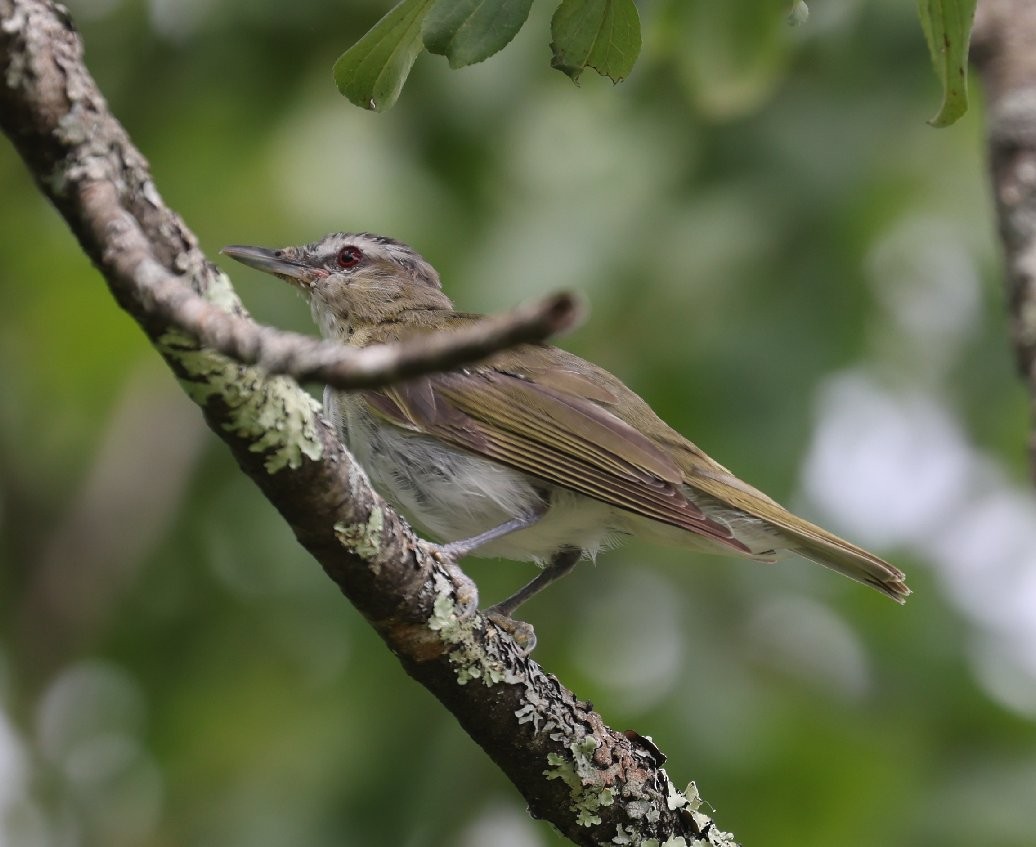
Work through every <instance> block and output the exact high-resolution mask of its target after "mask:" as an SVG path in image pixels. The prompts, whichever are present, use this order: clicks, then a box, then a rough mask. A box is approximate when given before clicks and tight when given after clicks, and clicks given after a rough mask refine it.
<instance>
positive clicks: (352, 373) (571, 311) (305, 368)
mask: <svg viewBox="0 0 1036 847" xmlns="http://www.w3.org/2000/svg"><path fill="white" fill-rule="evenodd" d="M82 207H83V210H84V212H85V216H86V221H87V222H88V223H89V224H90V227H91V230H92V234H93V237H94V238H101V237H103V235H104V233H106V232H118V233H120V234H121V238H122V244H121V246H120V249H119V250H117V251H110V252H109V253H107V254H106V261H107V264H108V268H109V271H110V272H112V273H114V274H116V275H117V276H118V277H119V279H120V284H121V285H124V286H127V287H129V288H131V289H135V291H136V293H137V296H138V297H139V303H140V306H141V307H142V308H143V309H145V310H146V311H147V313H148V315H149V316H150V317H151V318H153V319H156V320H158V321H160V322H164V323H165V324H167V325H169V326H172V327H176V328H178V329H181V330H183V331H184V332H186V333H187V334H188V335H190V336H191V337H192V338H193V339H195V340H196V341H198V342H200V343H201V345H202V346H204V347H206V348H208V349H210V350H215V351H217V352H220V353H224V354H226V355H227V356H229V357H231V358H232V359H234V360H236V361H238V362H241V363H242V364H246V365H259V367H261V368H262V369H263V370H265V371H266V372H268V373H272V374H284V375H287V376H291V377H294V378H295V379H296V380H299V381H300V382H320V383H323V384H326V385H331V386H333V387H335V388H342V389H350V388H371V387H377V386H380V385H385V384H387V383H389V382H392V381H394V380H398V379H405V378H407V377H412V376H419V375H421V374H425V373H432V372H435V371H443V370H449V369H450V368H455V367H457V366H458V365H463V364H468V363H469V362H472V361H475V360H477V359H482V358H485V357H486V356H489V355H491V354H493V353H496V352H499V351H500V350H504V349H506V348H508V347H514V346H515V345H517V344H525V343H529V342H537V341H543V340H544V339H546V338H549V337H550V336H552V335H556V334H557V333H559V332H562V331H564V330H566V329H568V328H570V327H571V326H572V325H573V324H574V323H575V322H576V320H577V319H578V317H579V314H580V311H581V310H580V309H579V305H578V301H577V299H576V298H575V297H574V296H572V295H571V294H566V293H561V294H555V295H552V296H550V297H547V298H545V299H543V300H541V301H539V302H537V303H532V304H529V305H526V306H521V307H519V308H517V309H514V310H512V311H510V312H508V313H506V314H503V315H495V316H492V317H488V318H485V319H484V320H482V321H480V322H479V323H477V324H475V325H474V326H471V327H467V328H465V329H462V330H459V331H456V332H451V333H432V334H429V335H427V336H425V337H423V338H420V339H417V340H414V341H403V342H399V343H395V344H380V345H376V346H372V347H366V348H363V349H358V348H355V347H348V346H346V345H344V344H338V343H335V342H331V341H321V340H319V339H316V338H312V337H310V336H307V335H300V334H298V333H294V332H285V331H283V330H278V329H274V328H273V327H269V326H261V325H259V324H257V323H256V322H255V321H253V320H251V319H250V318H248V317H246V316H244V315H241V314H233V313H231V312H228V311H226V310H225V308H221V307H220V306H219V305H216V304H214V303H212V302H210V301H209V300H207V299H205V298H204V297H201V296H200V295H198V294H197V293H195V292H194V291H193V290H192V289H191V288H190V287H189V286H187V285H185V284H184V280H183V279H182V278H181V277H179V276H177V275H175V274H172V273H170V272H169V271H168V270H167V269H166V268H165V267H163V265H162V264H161V263H160V262H158V261H156V260H155V258H153V256H152V255H151V251H150V248H149V245H148V243H147V239H146V238H145V237H144V234H143V233H142V232H140V230H139V229H138V228H136V227H134V226H133V223H132V221H130V220H127V219H126V214H125V212H124V211H123V209H122V208H121V207H120V206H119V198H118V196H117V192H116V191H115V187H114V186H113V185H112V184H111V183H91V184H89V187H88V189H87V190H85V191H83V193H82ZM239 311H240V310H239Z"/></svg>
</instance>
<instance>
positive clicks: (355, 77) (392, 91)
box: [334, 0, 435, 112]
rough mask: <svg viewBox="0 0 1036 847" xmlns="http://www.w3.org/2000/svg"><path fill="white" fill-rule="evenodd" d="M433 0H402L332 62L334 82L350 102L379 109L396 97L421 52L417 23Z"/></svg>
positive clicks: (394, 100) (419, 28) (378, 110)
mask: <svg viewBox="0 0 1036 847" xmlns="http://www.w3.org/2000/svg"><path fill="white" fill-rule="evenodd" d="M434 2H435V0H402V2H400V3H397V4H396V5H395V6H393V7H392V9H390V10H389V12H388V14H387V15H385V17H383V18H382V19H381V20H380V21H378V22H377V23H376V24H375V25H374V26H373V27H372V28H371V29H370V31H369V32H368V33H367V34H366V35H364V36H363V38H361V39H360V40H359V41H357V42H356V43H355V44H354V45H353V46H352V47H350V48H349V49H348V50H346V51H345V52H344V53H343V54H342V55H341V56H339V57H338V61H336V62H335V67H334V75H335V84H336V85H337V86H338V90H339V91H341V92H342V94H344V95H345V96H346V97H348V98H349V100H350V101H351V102H352V103H355V104H356V105H357V106H361V107H362V108H364V109H370V110H371V111H374V112H380V111H383V110H385V109H389V108H391V107H392V105H393V104H394V103H395V102H396V100H397V99H398V98H399V92H400V91H402V90H403V83H404V82H406V78H407V75H408V74H409V73H410V68H411V67H413V64H414V60H415V59H416V58H417V54H418V53H420V52H421V49H422V45H421V23H422V21H423V20H424V17H425V15H426V14H427V13H428V10H429V8H430V7H431V6H432V4H433V3H434Z"/></svg>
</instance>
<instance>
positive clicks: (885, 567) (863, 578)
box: [782, 521, 910, 603]
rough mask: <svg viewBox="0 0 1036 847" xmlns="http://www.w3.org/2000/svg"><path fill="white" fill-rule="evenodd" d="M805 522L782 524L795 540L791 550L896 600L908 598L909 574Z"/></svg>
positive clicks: (785, 532)
mask: <svg viewBox="0 0 1036 847" xmlns="http://www.w3.org/2000/svg"><path fill="white" fill-rule="evenodd" d="M802 523H803V524H805V526H803V527H801V528H798V527H796V528H789V527H782V530H783V534H784V535H785V537H787V538H788V539H789V541H793V542H795V543H794V544H792V545H789V549H790V550H792V551H794V552H796V553H798V554H799V555H800V556H804V557H805V558H807V559H809V560H810V561H812V562H816V563H817V564H818V565H823V566H824V567H827V568H831V570H833V571H838V573H840V574H844V575H845V576H847V577H849V579H855V580H856V581H857V582H862V583H863V584H864V585H869V586H871V587H872V588H876V589H878V591H880V592H881V593H882V594H885V595H887V596H889V597H891V598H892V599H893V600H895V601H896V602H897V603H905V602H906V598H907V597H908V596H910V589H909V588H908V587H907V584H906V575H905V574H904V573H903V572H902V571H901V570H900V569H899V568H897V567H895V566H894V565H890V564H889V563H888V562H886V561H885V560H884V559H881V558H879V557H878V556H875V555H874V554H873V553H868V552H867V551H866V550H864V549H863V548H861V547H857V546H856V545H855V544H850V543H849V542H848V541H845V540H843V539H841V538H839V537H838V536H837V535H832V534H831V533H829V532H827V531H826V530H823V529H821V528H820V527H818V526H814V525H813V524H810V523H808V522H806V521H802Z"/></svg>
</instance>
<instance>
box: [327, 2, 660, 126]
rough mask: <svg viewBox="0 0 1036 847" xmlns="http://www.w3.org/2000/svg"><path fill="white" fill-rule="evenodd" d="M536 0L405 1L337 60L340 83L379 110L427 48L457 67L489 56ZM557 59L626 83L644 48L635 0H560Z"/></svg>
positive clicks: (575, 74) (554, 26)
mask: <svg viewBox="0 0 1036 847" xmlns="http://www.w3.org/2000/svg"><path fill="white" fill-rule="evenodd" d="M531 7H532V0H400V2H399V3H397V4H396V5H395V6H394V7H393V8H392V9H391V10H389V12H388V14H386V15H385V16H384V17H383V18H382V19H381V20H380V21H378V22H377V23H376V24H375V25H374V26H373V27H372V28H371V29H370V31H369V32H367V33H366V34H365V35H364V36H363V37H362V38H361V39H360V40H359V41H357V42H356V43H355V44H354V45H353V46H352V47H350V48H349V49H348V50H346V51H345V52H344V53H343V54H342V55H341V56H339V57H338V61H337V62H335V66H334V75H335V82H336V84H337V85H338V89H339V90H340V91H341V92H342V94H344V95H345V96H346V97H347V98H349V100H350V101H351V102H352V103H355V104H356V105H357V106H361V107H362V108H364V109H370V110H372V111H375V112H379V111H383V110H385V109H388V108H391V106H392V105H393V104H394V103H395V102H396V100H397V98H398V97H399V93H400V91H401V90H402V89H403V83H404V82H406V78H407V76H408V75H409V73H410V69H411V68H412V67H413V64H414V61H415V60H416V59H417V57H418V55H419V54H420V53H421V51H422V50H427V51H428V52H429V53H436V54H438V55H440V56H445V57H446V58H447V59H448V60H449V62H450V67H452V68H461V67H464V66H466V65H473V64H475V63H477V62H481V61H483V60H485V59H488V58H489V57H490V56H492V55H493V54H494V53H497V52H499V51H500V50H502V49H503V48H504V47H506V46H507V44H508V43H510V41H511V39H513V38H514V37H515V35H517V34H518V31H519V30H520V29H521V28H522V26H523V25H524V24H525V21H526V20H527V19H528V17H529V9H530V8H531ZM551 49H552V51H553V58H552V59H551V64H552V65H553V66H554V67H555V68H557V69H558V70H560V71H562V72H563V73H565V74H567V75H568V76H569V77H571V78H572V79H573V80H578V79H579V76H580V74H582V72H583V71H584V70H586V69H587V68H592V69H593V70H595V71H597V72H598V73H599V74H601V75H602V76H607V77H609V78H610V79H611V80H612V81H613V82H616V83H617V82H621V81H622V80H623V79H625V78H626V76H628V75H629V72H630V71H631V70H632V68H633V63H634V62H635V61H636V60H637V55H638V54H639V53H640V16H639V15H638V13H637V7H636V5H635V4H634V2H633V0H562V2H561V4H560V5H559V6H558V8H557V11H556V12H555V13H554V17H553V20H552V21H551Z"/></svg>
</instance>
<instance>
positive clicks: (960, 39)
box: [917, 0, 975, 126]
mask: <svg viewBox="0 0 1036 847" xmlns="http://www.w3.org/2000/svg"><path fill="white" fill-rule="evenodd" d="M917 12H918V14H919V15H920V16H921V28H922V29H923V30H924V37H925V39H926V40H927V41H928V50H929V51H930V52H931V54H932V62H933V63H934V64H935V72H936V74H937V75H938V77H939V82H940V83H941V84H942V105H941V106H940V107H939V112H938V114H936V115H935V117H933V118H931V119H930V120H929V121H928V123H930V124H931V125H932V126H949V125H950V124H952V123H953V122H954V121H956V120H957V119H958V118H959V117H960V116H961V115H963V114H964V113H965V112H966V111H968V41H969V40H970V38H971V24H972V20H973V19H974V17H975V0H917Z"/></svg>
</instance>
